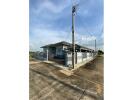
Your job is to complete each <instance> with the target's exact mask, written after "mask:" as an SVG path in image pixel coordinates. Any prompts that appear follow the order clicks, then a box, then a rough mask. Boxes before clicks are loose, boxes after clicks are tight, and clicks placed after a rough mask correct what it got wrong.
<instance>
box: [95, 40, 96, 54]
mask: <svg viewBox="0 0 132 100" xmlns="http://www.w3.org/2000/svg"><path fill="white" fill-rule="evenodd" d="M95 54H96V39H95Z"/></svg>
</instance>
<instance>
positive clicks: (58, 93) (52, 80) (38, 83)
mask: <svg viewBox="0 0 132 100" xmlns="http://www.w3.org/2000/svg"><path fill="white" fill-rule="evenodd" d="M60 70H62V69H61V68H57V67H55V66H53V65H50V64H47V63H45V62H38V63H32V64H30V84H29V85H30V100H102V97H103V57H97V58H96V59H95V60H94V61H92V62H91V63H89V64H86V65H84V66H82V67H81V68H79V69H77V70H75V71H74V72H73V74H72V75H70V76H67V75H65V74H64V73H62V72H61V71H60Z"/></svg>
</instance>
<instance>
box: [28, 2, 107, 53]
mask: <svg viewBox="0 0 132 100" xmlns="http://www.w3.org/2000/svg"><path fill="white" fill-rule="evenodd" d="M73 3H77V4H79V5H78V7H77V12H76V15H75V34H76V36H75V37H76V39H75V41H76V43H78V44H81V45H83V46H87V47H89V48H94V40H95V38H96V40H97V48H99V49H103V38H104V36H103V35H104V34H103V26H104V24H103V7H104V6H103V0H29V4H30V5H29V10H30V13H29V17H30V18H29V21H30V22H29V24H30V25H29V45H30V50H32V51H36V50H37V51H38V50H41V48H40V47H41V46H43V45H46V44H50V43H55V42H59V41H67V42H71V36H72V34H71V26H72V24H71V9H72V4H73Z"/></svg>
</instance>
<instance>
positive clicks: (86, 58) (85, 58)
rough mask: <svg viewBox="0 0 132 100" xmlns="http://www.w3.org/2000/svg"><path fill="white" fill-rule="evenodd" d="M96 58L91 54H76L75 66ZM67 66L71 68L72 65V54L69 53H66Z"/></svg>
mask: <svg viewBox="0 0 132 100" xmlns="http://www.w3.org/2000/svg"><path fill="white" fill-rule="evenodd" d="M92 58H94V54H93V53H90V52H76V53H75V64H80V63H83V62H86V61H89V60H91V59H92ZM65 65H66V66H71V65H72V53H71V52H68V53H65Z"/></svg>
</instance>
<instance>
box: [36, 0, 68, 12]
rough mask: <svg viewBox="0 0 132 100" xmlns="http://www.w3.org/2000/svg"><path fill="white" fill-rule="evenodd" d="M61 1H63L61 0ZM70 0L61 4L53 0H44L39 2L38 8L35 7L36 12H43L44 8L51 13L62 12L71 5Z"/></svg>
mask: <svg viewBox="0 0 132 100" xmlns="http://www.w3.org/2000/svg"><path fill="white" fill-rule="evenodd" d="M60 2H61V1H60ZM69 4H70V3H69V0H65V1H63V2H61V3H59V4H55V3H53V1H52V0H43V1H41V3H39V4H38V6H37V8H36V9H34V12H35V13H37V14H38V13H41V12H43V11H44V10H45V11H46V10H47V11H49V12H51V13H60V12H62V11H63V10H64V9H65V8H66V7H67V6H69Z"/></svg>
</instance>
